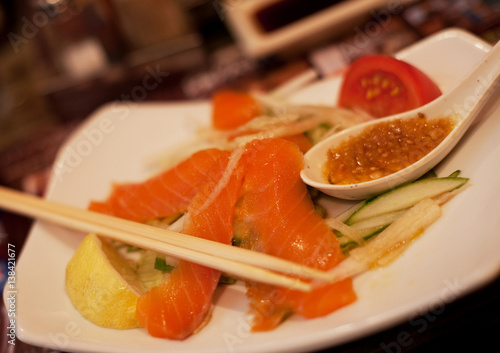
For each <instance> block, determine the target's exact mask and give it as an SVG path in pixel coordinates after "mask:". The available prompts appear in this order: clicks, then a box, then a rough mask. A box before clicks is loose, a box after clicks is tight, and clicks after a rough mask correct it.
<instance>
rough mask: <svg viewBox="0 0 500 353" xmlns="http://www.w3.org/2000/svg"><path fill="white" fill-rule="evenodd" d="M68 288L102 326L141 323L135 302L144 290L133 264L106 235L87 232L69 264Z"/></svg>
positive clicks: (85, 313) (88, 315) (83, 310)
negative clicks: (104, 237)
mask: <svg viewBox="0 0 500 353" xmlns="http://www.w3.org/2000/svg"><path fill="white" fill-rule="evenodd" d="M65 285H66V292H67V294H68V296H69V298H70V300H71V302H72V303H73V305H74V306H75V308H76V309H77V310H78V311H79V312H80V314H82V316H83V317H85V318H86V319H87V320H89V321H91V322H93V323H94V324H96V325H98V326H101V327H109V328H115V329H130V328H135V327H140V326H141V324H140V322H139V320H138V319H137V317H136V313H135V310H136V304H137V299H138V298H139V296H140V295H141V294H142V293H144V292H145V288H144V285H143V284H142V282H141V281H140V279H139V277H138V276H137V274H136V272H135V270H134V268H133V267H132V265H131V264H130V262H128V261H127V260H126V259H125V258H124V257H122V256H121V255H120V254H119V253H118V251H117V250H116V249H115V248H114V247H113V246H112V245H111V244H109V243H108V242H107V241H106V240H105V239H101V238H100V237H98V236H97V235H95V234H89V235H87V236H86V237H85V238H84V239H83V241H82V242H81V244H80V245H79V246H78V248H77V250H76V252H75V254H74V255H73V257H72V258H71V260H70V261H69V262H68V265H67V266H66V284H65Z"/></svg>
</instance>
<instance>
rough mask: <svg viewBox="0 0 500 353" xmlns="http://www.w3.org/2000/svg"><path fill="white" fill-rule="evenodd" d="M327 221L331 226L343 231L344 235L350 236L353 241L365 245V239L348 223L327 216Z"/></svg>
mask: <svg viewBox="0 0 500 353" xmlns="http://www.w3.org/2000/svg"><path fill="white" fill-rule="evenodd" d="M325 223H326V224H327V225H328V226H329V227H330V228H333V229H335V230H337V231H339V232H341V233H342V234H343V235H344V236H346V237H348V238H349V239H351V240H352V241H354V242H356V243H357V244H358V245H363V244H364V243H365V240H364V239H363V237H362V236H361V234H359V233H358V232H357V231H356V230H354V229H353V228H351V227H349V226H348V225H347V224H345V223H343V222H342V221H340V220H338V219H337V218H327V219H325Z"/></svg>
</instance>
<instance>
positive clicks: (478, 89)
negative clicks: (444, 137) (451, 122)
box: [443, 42, 500, 125]
mask: <svg viewBox="0 0 500 353" xmlns="http://www.w3.org/2000/svg"><path fill="white" fill-rule="evenodd" d="M499 79H500V42H498V43H497V44H496V45H495V46H493V47H492V48H491V49H490V51H489V52H488V54H486V56H484V57H483V58H482V59H481V61H480V62H479V63H478V64H477V65H476V66H475V67H474V68H473V69H472V70H471V71H470V72H469V73H468V74H467V76H466V77H465V78H464V79H463V80H461V81H460V82H459V83H458V84H457V85H456V86H455V87H454V88H452V90H451V91H450V92H449V93H448V94H447V98H446V99H445V100H444V101H443V103H445V104H450V103H448V102H454V104H453V106H452V107H448V108H449V110H448V112H449V113H451V114H447V115H449V116H457V115H458V116H459V119H460V120H462V121H461V124H463V125H468V124H469V123H470V122H472V120H474V118H475V116H476V115H477V113H479V111H480V110H481V108H482V107H483V106H484V104H485V103H486V102H487V101H488V98H489V97H490V95H491V94H492V93H493V92H494V91H495V89H496V88H497V87H499V85H498V81H499ZM463 120H465V121H463Z"/></svg>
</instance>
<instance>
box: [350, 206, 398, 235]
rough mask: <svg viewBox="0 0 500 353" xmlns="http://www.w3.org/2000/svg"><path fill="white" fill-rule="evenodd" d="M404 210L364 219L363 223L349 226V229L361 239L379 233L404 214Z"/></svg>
mask: <svg viewBox="0 0 500 353" xmlns="http://www.w3.org/2000/svg"><path fill="white" fill-rule="evenodd" d="M405 211H406V209H404V210H399V211H394V212H388V213H384V214H382V215H380V216H376V217H372V218H369V219H365V220H364V221H360V222H357V223H355V224H353V225H351V228H352V229H354V230H355V231H357V232H358V233H359V234H360V235H361V236H362V237H363V238H364V237H366V236H368V235H370V234H372V233H374V232H376V231H379V230H380V229H381V228H384V227H387V226H388V225H389V224H391V223H392V222H394V221H395V220H396V219H398V218H399V217H401V215H402V214H404V213H405Z"/></svg>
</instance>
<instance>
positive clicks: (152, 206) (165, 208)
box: [89, 149, 230, 222]
mask: <svg viewBox="0 0 500 353" xmlns="http://www.w3.org/2000/svg"><path fill="white" fill-rule="evenodd" d="M229 154H230V152H227V151H221V150H218V149H207V150H202V151H200V152H197V153H195V154H193V155H192V156H191V157H190V158H188V159H187V160H185V161H184V162H181V163H179V164H178V165H177V166H175V167H173V168H171V169H169V170H167V171H165V172H163V173H161V174H159V175H157V176H155V177H153V178H150V179H148V180H146V181H145V182H141V183H130V184H120V185H115V186H114V188H113V190H112V192H111V195H110V196H109V197H108V199H107V200H106V201H103V202H98V201H93V202H91V204H90V206H89V209H90V210H93V211H96V212H100V213H106V214H109V215H112V216H115V217H120V218H125V219H129V220H132V221H138V222H142V221H147V220H151V219H156V218H161V217H166V216H170V215H172V214H175V213H181V212H184V211H185V210H186V208H187V207H188V205H189V203H190V202H191V200H192V198H193V197H194V195H196V193H197V192H198V190H199V188H200V187H201V186H202V185H203V184H204V183H205V181H206V179H207V174H208V173H209V172H210V171H211V169H212V167H213V165H214V164H215V163H216V162H218V161H219V160H220V159H221V158H223V157H224V158H227V157H228V156H229Z"/></svg>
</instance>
